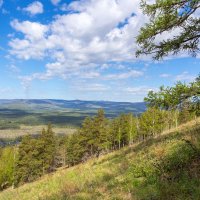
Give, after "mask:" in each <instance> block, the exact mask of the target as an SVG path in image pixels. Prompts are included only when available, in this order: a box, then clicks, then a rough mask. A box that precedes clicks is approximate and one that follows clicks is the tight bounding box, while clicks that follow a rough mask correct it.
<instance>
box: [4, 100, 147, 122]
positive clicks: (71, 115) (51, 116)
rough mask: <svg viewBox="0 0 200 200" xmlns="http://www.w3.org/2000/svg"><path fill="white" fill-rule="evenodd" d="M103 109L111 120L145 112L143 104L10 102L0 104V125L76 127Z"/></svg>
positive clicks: (77, 101)
mask: <svg viewBox="0 0 200 200" xmlns="http://www.w3.org/2000/svg"><path fill="white" fill-rule="evenodd" d="M100 108H102V109H104V110H105V113H106V116H107V117H110V118H112V117H115V116H117V115H119V114H120V113H130V112H131V113H134V114H135V115H138V114H140V113H142V112H144V111H145V109H146V104H145V103H144V102H137V103H129V102H110V101H81V100H55V99H13V100H6V99H3V100H0V122H2V123H4V121H5V120H6V121H8V122H9V123H15V124H29V125H36V124H46V123H49V122H51V123H53V124H58V125H80V123H81V122H82V120H83V119H84V118H85V117H86V116H92V115H94V114H96V112H97V110H98V109H100Z"/></svg>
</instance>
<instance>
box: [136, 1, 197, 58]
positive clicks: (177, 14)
mask: <svg viewBox="0 0 200 200" xmlns="http://www.w3.org/2000/svg"><path fill="white" fill-rule="evenodd" d="M141 8H142V10H143V12H144V14H147V15H148V16H149V18H150V19H149V22H148V23H147V24H146V25H145V26H144V27H142V28H141V30H140V34H139V35H138V36H137V43H138V44H139V46H140V49H139V50H138V51H137V52H136V56H139V55H141V54H146V55H148V54H152V55H153V58H154V59H156V60H159V59H162V58H163V57H164V56H167V55H169V54H170V53H172V54H177V53H179V52H180V51H187V52H188V53H190V54H192V56H195V55H196V54H197V53H198V52H199V41H200V18H199V15H198V14H196V13H197V12H199V8H200V1H199V0H156V1H155V3H153V4H148V3H147V1H146V0H142V2H141ZM173 31H174V32H176V34H173ZM177 33H178V34H177ZM162 34H166V35H168V36H169V37H168V39H161V40H160V41H159V38H162ZM166 35H165V37H163V38H166ZM173 35H174V36H173Z"/></svg>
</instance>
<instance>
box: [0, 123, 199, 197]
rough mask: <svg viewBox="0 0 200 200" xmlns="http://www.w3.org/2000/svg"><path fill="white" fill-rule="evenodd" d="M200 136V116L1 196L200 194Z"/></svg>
mask: <svg viewBox="0 0 200 200" xmlns="http://www.w3.org/2000/svg"><path fill="white" fill-rule="evenodd" d="M199 137H200V119H198V120H197V121H193V122H190V123H187V124H185V125H182V126H180V127H179V128H178V129H175V130H171V131H169V132H165V133H164V134H162V135H160V136H158V137H156V138H152V139H149V140H148V141H146V142H143V143H137V144H134V145H133V146H131V147H126V148H124V149H122V150H120V151H116V152H112V153H110V154H108V155H104V156H102V157H100V158H98V159H91V160H89V161H88V162H86V163H83V164H79V165H77V166H75V167H71V168H68V169H63V168H62V169H58V170H57V171H56V172H55V173H53V174H49V175H46V176H44V177H42V178H41V179H39V180H38V181H36V182H33V183H29V184H25V185H23V186H21V187H19V188H16V189H12V188H10V189H8V190H5V191H3V192H1V193H0V200H65V199H69V200H70V199H72V200H76V199H77V200H87V199H88V200H89V199H92V200H95V199H100V200H101V199H102V200H107V199H111V200H112V199H113V200H118V199H119V200H121V199H124V200H129V199H133V200H150V199H151V200H166V199H167V200H191V199H194V200H197V199H200V167H199V166H200V159H199V146H200V142H199V141H200V139H199Z"/></svg>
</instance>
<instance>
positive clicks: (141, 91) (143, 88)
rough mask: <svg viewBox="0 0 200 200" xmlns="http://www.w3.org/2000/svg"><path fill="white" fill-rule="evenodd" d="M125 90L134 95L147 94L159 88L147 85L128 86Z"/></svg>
mask: <svg viewBox="0 0 200 200" xmlns="http://www.w3.org/2000/svg"><path fill="white" fill-rule="evenodd" d="M125 91H126V92H128V93H129V94H132V95H146V94H147V93H148V92H149V91H157V88H150V87H147V86H140V87H128V88H126V89H125Z"/></svg>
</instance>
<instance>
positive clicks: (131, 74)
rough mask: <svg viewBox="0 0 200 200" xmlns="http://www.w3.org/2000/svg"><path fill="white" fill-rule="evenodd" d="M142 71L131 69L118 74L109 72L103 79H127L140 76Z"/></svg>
mask: <svg viewBox="0 0 200 200" xmlns="http://www.w3.org/2000/svg"><path fill="white" fill-rule="evenodd" d="M143 74H144V73H143V72H142V71H137V70H131V71H128V72H125V73H119V74H110V75H107V76H105V79H108V80H120V79H128V78H136V77H140V76H142V75H143Z"/></svg>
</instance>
